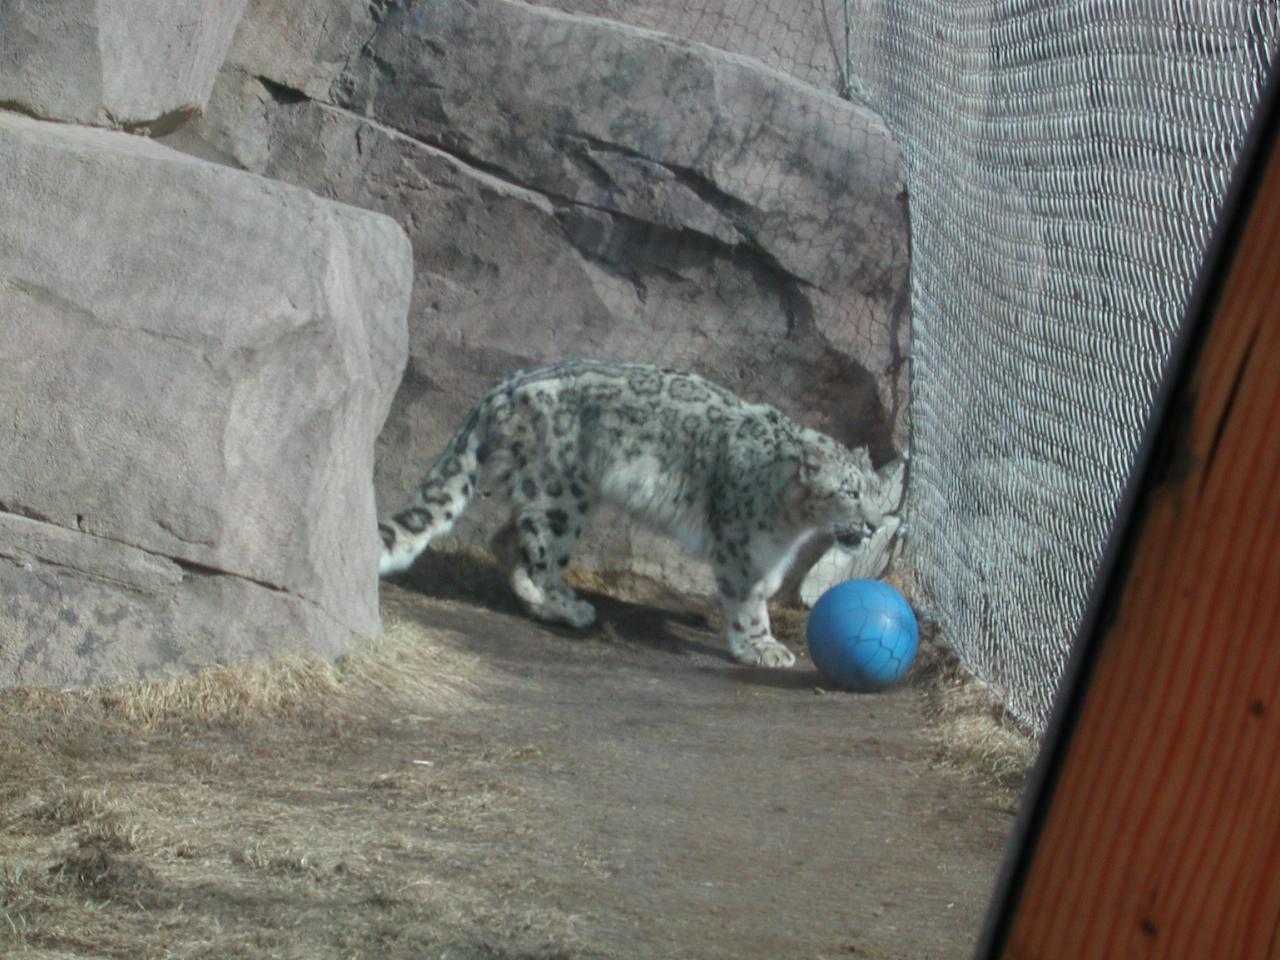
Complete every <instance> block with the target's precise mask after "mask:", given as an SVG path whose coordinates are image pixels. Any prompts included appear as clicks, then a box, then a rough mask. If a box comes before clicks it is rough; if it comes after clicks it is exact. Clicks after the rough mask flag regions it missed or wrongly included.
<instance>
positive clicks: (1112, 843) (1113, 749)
mask: <svg viewBox="0 0 1280 960" xmlns="http://www.w3.org/2000/svg"><path fill="white" fill-rule="evenodd" d="M1278 156H1280V154H1277V152H1276V151H1275V150H1274V148H1273V150H1272V156H1271V159H1270V161H1269V162H1268V165H1267V169H1266V172H1265V174H1264V176H1263V180H1262V184H1261V188H1260V190H1259V192H1258V194H1257V197H1256V200H1255V202H1254V205H1253V210H1252V212H1251V213H1250V214H1249V217H1248V220H1247V226H1246V228H1245V232H1244V235H1243V237H1242V239H1241V242H1240V246H1239V247H1238V248H1237V252H1236V255H1235V258H1234V261H1233V263H1232V265H1231V268H1230V273H1229V275H1228V279H1227V281H1226V286H1225V288H1224V289H1223V294H1222V298H1221V300H1220V301H1219V303H1218V308H1217V311H1216V315H1215V317H1214V318H1213V321H1212V325H1211V326H1210V328H1209V330H1208V333H1207V337H1206V339H1205V340H1204V342H1203V349H1202V351H1201V352H1200V355H1199V357H1198V361H1197V363H1196V368H1195V370H1194V373H1193V375H1192V380H1191V383H1192V394H1191V395H1192V397H1193V398H1194V404H1193V406H1192V407H1191V410H1192V414H1191V416H1190V419H1189V422H1187V423H1185V424H1184V427H1183V429H1182V432H1181V436H1180V444H1179V447H1180V449H1179V451H1178V456H1177V457H1175V459H1174V460H1173V461H1172V463H1173V468H1172V469H1171V471H1170V473H1169V475H1168V476H1167V477H1166V479H1165V481H1164V482H1163V483H1162V484H1161V485H1160V486H1159V487H1157V488H1156V489H1155V490H1154V492H1153V493H1152V494H1151V499H1150V500H1149V501H1148V504H1147V512H1146V519H1145V522H1144V523H1143V524H1142V526H1141V529H1140V530H1138V531H1137V532H1136V534H1135V536H1136V537H1137V538H1138V539H1137V542H1136V546H1135V550H1134V553H1133V554H1132V563H1131V565H1130V567H1129V569H1128V574H1127V578H1126V580H1125V584H1124V593H1123V595H1122V597H1121V599H1120V601H1119V605H1118V609H1117V615H1116V618H1115V620H1114V621H1113V623H1112V625H1111V626H1110V628H1109V629H1108V630H1107V632H1106V634H1105V637H1104V639H1103V641H1102V643H1103V645H1102V647H1101V649H1100V651H1099V653H1098V658H1097V660H1096V666H1095V668H1094V671H1093V674H1092V678H1091V682H1090V683H1089V686H1088V689H1087V691H1086V693H1085V695H1084V700H1083V707H1082V710H1081V712H1080V714H1079V719H1078V722H1077V726H1076V728H1075V731H1074V733H1073V735H1072V738H1071V741H1070V743H1069V745H1068V747H1067V748H1066V751H1067V752H1066V756H1065V759H1064V761H1063V766H1062V769H1061V775H1060V779H1059V780H1058V783H1057V788H1056V790H1055V792H1054V794H1053V797H1052V799H1051V801H1050V805H1049V809H1048V813H1047V816H1046V819H1045V822H1044V826H1043V831H1042V833H1041V834H1040V838H1039V843H1038V845H1037V846H1036V848H1035V852H1034V855H1033V857H1032V859H1031V865H1030V869H1029V872H1028V874H1027V877H1026V882H1025V884H1024V886H1023V890H1022V896H1021V900H1020V902H1019V905H1018V908H1017V913H1016V914H1015V916H1014V918H1013V922H1012V926H1011V928H1010V934H1009V939H1008V940H1007V941H1006V944H1005V950H1004V954H1003V955H1004V957H1005V958H1007V960H1032V958H1037V960H1041V958H1059V957H1061V958H1071V960H1079V958H1085V960H1088V958H1095V957H1097V958H1107V960H1109V958H1113V957H1114V958H1130V957H1141V958H1146V957H1151V958H1157V957H1160V958H1187V960H1192V958H1194V960H1201V958H1214V957H1221V958H1224V960H1251V958H1261V957H1266V958H1274V960H1280V538H1278V536H1277V535H1278V534H1280V160H1278V159H1277V158H1278Z"/></svg>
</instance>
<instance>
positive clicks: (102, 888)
mask: <svg viewBox="0 0 1280 960" xmlns="http://www.w3.org/2000/svg"><path fill="white" fill-rule="evenodd" d="M415 576H416V580H415V581H414V582H412V583H409V584H405V585H399V586H397V585H386V586H384V588H383V603H384V613H385V617H386V620H387V622H388V623H389V624H390V625H391V626H392V629H391V631H390V633H389V635H388V638H387V639H386V640H385V641H380V642H378V643H375V644H372V645H370V647H369V648H367V650H365V651H363V652H358V653H357V654H354V655H353V656H352V658H350V659H349V661H348V663H347V664H346V665H345V666H344V667H343V668H342V669H340V670H338V671H335V670H334V668H333V666H332V665H331V664H329V663H327V662H325V661H306V660H303V661H299V662H297V663H283V664H278V665H272V666H269V667H246V668H230V669H227V670H224V671H212V672H211V673H210V674H209V675H207V676H201V677H195V678H184V679H180V680H175V681H171V682H164V683H157V684H143V685H140V686H137V687H130V688H118V689H111V690H103V691H91V692H88V693H85V694H59V693H47V694H46V693H39V692H34V693H33V692H27V693H23V692H21V691H16V692H14V691H10V692H4V691H0V957H4V958H5V960H53V958H57V960H67V958H89V957H92V958H101V957H110V958H119V960H516V958H520V960H600V958H608V960H677V958H678V960H718V958H726V960H727V958H734V960H791V958H796V960H836V958H840V960H843V958H877V960H943V958H961V957H966V956H968V955H969V953H970V951H971V947H972V944H973V942H974V939H975V937H976V934H977V930H978V926H979V924H980V922H981V918H982V915H983V911H984V908H985V904H986V900H987V897H988V893H989V889H990V887H991V883H992V880H993V878H994V874H995V871H996V868H997V864H998V861H999V857H1000V855H1001V851H1002V846H1003V843H1004V838H1005V834H1006V832H1007V830H1008V829H1009V827H1010V824H1011V817H1012V814H1011V810H1010V805H1009V799H1008V794H1007V792H1005V791H1000V790H997V789H995V788H993V787H992V786H990V785H989V784H987V783H986V782H984V781H983V780H982V779H981V778H979V777H978V776H977V775H976V774H972V773H971V774H965V773H962V772H957V771H956V770H954V769H949V768H940V767H936V766H935V765H934V764H933V763H932V762H931V758H932V757H933V756H934V755H935V753H936V747H934V746H931V742H930V740H929V739H928V728H927V723H926V719H925V715H924V712H923V706H922V705H923V702H924V694H923V692H922V690H921V689H920V688H914V687H912V686H911V685H904V686H902V687H901V688H899V689H895V690H894V691H891V692H889V693H886V694H881V695H876V696H854V695H847V694H834V693H827V694H819V693H815V685H816V682H817V677H816V674H814V673H813V672H812V670H811V669H810V668H808V667H807V665H806V663H805V661H802V662H801V665H800V666H799V667H798V668H797V669H796V670H793V671H790V672H770V671H760V670H747V669H744V668H742V667H739V666H737V665H735V664H732V663H730V662H729V660H728V658H727V656H726V655H725V654H724V653H723V651H722V648H721V646H720V644H719V642H718V640H717V639H716V637H715V635H714V632H713V631H712V630H711V629H710V628H709V627H708V625H707V622H706V620H705V619H704V617H703V616H702V614H701V613H700V612H699V611H698V610H697V609H696V608H689V607H682V606H681V605H680V602H678V601H676V600H675V599H673V598H669V597H668V598H659V599H658V600H657V601H656V602H654V603H647V604H644V605H635V606H631V605H626V604H621V603H617V602H602V603H601V604H600V608H601V615H602V617H601V619H602V626H601V627H600V628H598V629H596V630H595V631H594V632H592V633H589V634H587V635H576V634H570V633H567V632H565V633H561V632H557V631H553V630H548V629H546V628H544V627H541V626H539V625H537V624H535V623H533V622H531V621H530V620H528V619H527V618H525V617H524V616H522V615H521V614H520V613H519V612H518V611H517V610H515V609H514V608H513V605H512V602H511V600H510V598H509V595H508V594H507V592H506V590H505V589H503V588H502V587H501V585H500V584H498V583H496V581H495V580H494V578H493V577H492V575H491V574H490V573H486V572H485V570H484V569H482V568H477V567H474V566H468V565H467V564H466V563H464V562H460V561H459V560H458V559H456V558H448V557H439V558H436V559H435V560H433V561H431V562H429V563H427V564H426V565H425V568H424V569H420V570H419V571H418V573H417V574H416V575H415ZM424 591H428V592H424ZM429 594H433V595H429ZM799 622H800V621H799V618H798V617H796V618H795V622H793V623H792V624H791V628H792V630H793V632H794V629H795V627H796V626H797V624H798V623H799ZM780 635H782V636H783V637H784V638H785V637H786V635H785V634H780ZM793 646H794V644H793Z"/></svg>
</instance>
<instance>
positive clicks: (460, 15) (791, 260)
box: [166, 0, 909, 583]
mask: <svg viewBox="0 0 1280 960" xmlns="http://www.w3.org/2000/svg"><path fill="white" fill-rule="evenodd" d="M166 142H168V143H171V144H173V145H174V146H176V147H178V148H179V149H183V150H187V151H189V152H192V153H194V154H197V155H201V156H204V157H207V158H210V159H216V160H219V161H221V162H224V163H229V164H232V165H235V166H239V167H242V168H245V169H249V170H253V171H256V172H261V173H264V174H266V175H268V176H270V177H274V178H279V179H281V180H285V181H288V182H291V183H296V184H299V185H302V186H305V187H307V188H309V189H312V190H315V191H317V192H319V193H322V194H324V195H326V196H330V197H333V198H335V199H339V200H343V201H345V202H349V203H354V204H357V205H359V206H364V207H369V208H371V209H376V210H380V211H383V212H385V213H388V214H390V215H391V216H394V217H396V219H398V220H399V222H400V223H401V225H402V226H403V227H404V228H405V230H406V231H407V232H408V234H409V236H410V238H411V240H412V243H413V249H414V259H415V264H416V271H415V286H414V294H413V305H412V308H411V311H410V315H411V318H410V360H409V366H408V370H407V372H406V375H405V379H404V383H403V384H402V386H401V388H400V391H399V393H398V394H397V396H396V400H395V403H394V405H393V408H392V413H391V415H390V417H389V419H388V422H387V426H386V427H385V429H384V430H383V432H382V435H381V436H380V438H379V441H378V448H377V466H376V473H375V482H376V488H377V493H378V498H379V502H380V505H381V507H382V509H383V510H384V511H385V510H389V509H392V508H394V507H396V506H397V505H398V502H399V501H400V500H401V499H402V498H403V497H404V496H405V495H406V493H407V492H408V491H409V490H410V489H412V487H413V486H414V485H415V484H416V483H417V481H418V480H419V479H420V477H421V474H422V472H423V470H424V468H425V467H426V465H427V464H428V463H429V461H430V460H431V459H432V458H433V457H434V455H435V453H436V452H437V451H438V450H439V449H440V447H441V446H442V445H443V443H444V442H445V440H446V438H447V437H448V436H449V434H450V433H451V432H452V430H453V429H454V428H455V427H456V425H457V424H458V422H459V421H460V420H461V418H462V416H463V414H464V412H465V411H466V409H467V408H468V407H469V406H470V404H471V403H472V402H474V400H475V399H476V398H477V397H478V396H479V395H480V394H481V393H482V392H483V391H484V390H485V389H487V388H488V387H489V386H491V385H492V384H493V383H494V382H496V381H497V380H499V379H501V378H502V377H504V376H506V375H508V374H509V373H511V372H512V371H514V370H515V369H518V368H520V367H522V366H528V365H532V364H537V363H543V362H549V361H554V360H558V359H561V358H563V357H566V356H585V357H595V358H616V359H626V360H650V361H657V362H663V363H669V364H672V365H675V366H680V367H684V368H688V369H694V370H697V371H698V372H700V373H702V374H704V375H706V376H708V377H710V378H712V379H714V380H716V381H719V382H721V383H723V384H725V385H726V386H729V387H730V388H732V389H735V390H737V391H738V392H740V393H742V394H744V395H746V396H748V397H750V398H751V399H756V400H764V401H768V402H771V403H774V404H776V405H778V406H780V407H781V408H783V409H784V410H786V411H787V412H789V413H791V414H792V415H794V416H796V417H797V418H798V419H800V420H802V421H804V422H806V423H809V424H811V425H813V426H816V427H818V428H820V429H824V430H826V431H827V432H829V433H831V434H832V435H834V436H836V437H838V438H840V439H842V440H844V441H846V442H849V443H866V444H870V445H871V446H872V448H873V452H874V455H875V457H876V458H877V459H888V458H889V456H891V455H892V453H893V451H894V450H895V449H896V450H904V449H906V447H907V441H908V421H907V416H906V399H907V387H908V384H907V376H908V364H907V363H906V362H905V358H906V344H907V337H908V322H907V279H908V256H909V245H908V234H907V212H906V205H905V197H904V194H903V179H902V172H901V169H900V166H899V161H898V155H897V152H896V150H895V148H894V146H893V144H892V142H891V140H890V138H889V136H888V134H887V132H886V131H885V129H884V127H883V125H882V124H881V123H880V121H879V120H878V118H876V117H875V116H874V115H873V114H871V113H869V112H868V111H866V110H864V109H861V108H859V107H857V106H854V105H852V104H849V103H847V102H844V101H841V100H839V99H837V98H835V97H833V96H831V95H829V94H826V93H823V92H821V91H818V90H815V89H813V88H811V87H807V86H804V85H803V84H800V83H798V82H795V81H793V80H791V79H788V78H787V77H785V76H783V75H781V74H779V73H776V72H774V71H773V70H770V69H768V68H767V67H765V66H764V65H762V64H761V63H759V62H757V61H755V60H751V59H747V58H744V57H739V56H734V55H730V54H726V53H723V52H721V51H717V50H715V49H712V48H710V47H707V46H703V45H700V44H696V43H690V42H688V41H685V40H682V39H678V38H675V37H671V36H667V35H663V34H659V33H655V32H652V31H648V30H644V29H637V28H635V27H632V26H626V25H623V24H620V23H616V22H609V21H606V20H602V19H598V18H590V17H582V16H576V15H569V14H565V13H562V12H558V11H554V10H548V9H540V8H537V7H532V6H528V5H525V4H521V3H514V2H508V0H474V2H467V3H452V2H450V3H430V4H428V3H404V4H397V5H381V4H373V5H366V4H364V3H351V2H346V0H304V2H301V3H298V4H295V5H292V6H291V7H290V9H289V10H288V11H284V10H283V9H282V8H281V5H278V4H272V3H267V2H258V3H251V4H250V6H249V8H248V10H247V12H246V15H245V21H244V24H243V27H242V29H241V30H240V31H239V32H238V33H237V36H236V40H235V42H234V43H233V45H232V48H231V51H230V53H229V54H228V60H227V64H226V66H225V67H224V69H223V71H222V74H221V75H220V77H219V80H218V83H217V85H216V86H215V88H214V92H213V94H212V97H211V102H210V106H209V109H208V111H207V115H206V116H205V117H204V118H203V119H202V120H201V121H199V122H198V123H195V124H192V125H190V126H188V127H186V128H184V129H183V130H182V131H180V132H179V133H178V134H176V135H175V136H174V137H172V138H169V139H168V140H167V141H166ZM478 513H479V515H478V516H475V515H473V514H468V517H467V520H468V522H466V523H463V524H460V525H459V527H458V528H457V530H456V538H457V539H459V540H462V541H474V540H478V539H480V538H481V537H482V536H483V534H484V531H485V529H486V528H487V527H488V526H489V525H490V524H491V523H492V519H493V518H491V517H486V516H484V515H483V513H482V512H478ZM595 527H596V529H595V531H594V533H593V534H592V535H591V536H589V537H588V538H587V540H586V542H585V543H584V545H583V549H582V555H581V559H582V560H584V561H585V562H586V563H587V564H588V565H592V566H596V567H622V568H630V569H633V570H638V571H640V572H645V573H651V574H655V575H659V576H665V577H667V578H676V579H679V580H681V582H683V583H688V582H689V580H688V579H687V577H688V576H689V575H690V574H691V572H692V571H691V569H690V568H688V567H686V566H685V565H684V564H683V561H682V560H681V559H680V558H679V556H678V551H673V550H671V549H667V548H665V547H659V546H658V545H656V544H655V543H653V542H652V540H651V538H649V537H648V536H647V535H646V534H644V533H643V532H642V531H638V530H635V529H633V528H631V527H630V526H628V525H619V524H612V523H607V522H606V523H601V524H596V525H595Z"/></svg>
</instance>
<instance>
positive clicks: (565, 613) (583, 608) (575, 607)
mask: <svg viewBox="0 0 1280 960" xmlns="http://www.w3.org/2000/svg"><path fill="white" fill-rule="evenodd" d="M559 613H560V620H561V622H562V623H567V624H568V625H569V626H571V627H577V628H578V629H579V630H585V629H586V628H587V627H589V626H591V625H592V624H593V623H595V622H596V608H595V607H593V606H592V605H591V604H589V603H587V602H586V601H585V600H568V601H565V602H564V604H563V605H562V606H561V609H560V611H559Z"/></svg>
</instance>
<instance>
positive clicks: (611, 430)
mask: <svg viewBox="0 0 1280 960" xmlns="http://www.w3.org/2000/svg"><path fill="white" fill-rule="evenodd" d="M881 483H882V476H881V475H878V474H877V473H876V471H875V470H874V469H873V468H872V465H871V461H870V458H869V457H868V456H867V452H866V450H864V449H857V450H850V449H848V448H846V447H844V446H841V445H840V444H838V443H836V442H835V441H834V440H831V439H830V438H828V437H826V436H823V435H822V434H820V433H817V432H815V431H813V430H810V429H808V428H806V427H801V426H799V425H798V424H796V423H794V422H793V421H791V420H789V419H788V418H787V417H785V416H783V415H782V414H781V413H779V412H778V411H777V410H775V409H774V408H773V407H769V406H763V405H758V404H749V403H746V402H745V401H743V400H741V399H739V398H738V397H736V396H734V395H733V394H732V393H730V392H729V391H727V390H725V389H723V388H721V387H718V386H716V385H715V384H713V383H710V382H709V381H707V380H704V379H703V378H701V377H698V376H695V375H693V374H688V373H680V372H678V371H675V370H665V369H660V368H658V367H653V366H648V365H644V364H619V363H598V362H588V361H580V360H571V361H567V362H564V363H560V364H557V365H555V366H550V367H544V368H540V369H536V370H528V371H524V372H522V373H518V374H516V375H515V376H513V377H511V378H510V379H508V380H506V381H504V382H503V383H500V384H499V385H498V386H497V387H495V388H494V389H492V390H490V391H489V392H488V393H487V394H485V396H484V397H482V398H481V400H480V402H479V403H477V404H476V406H475V407H474V408H473V409H472V411H471V412H470V414H469V415H468V416H467V418H466V421H465V422H464V423H463V425H462V427H461V429H459V430H458V432H457V433H456V434H455V435H454V437H453V439H452V440H450V441H449V445H448V446H447V447H446V449H445V451H444V452H443V453H442V454H441V455H440V457H439V459H438V460H437V461H436V463H435V464H434V465H433V466H432V467H431V469H430V471H429V472H428V473H427V475H426V478H425V479H424V480H423V482H422V484H421V486H420V487H419V488H418V490H417V491H416V492H415V493H414V495H413V497H412V498H411V499H410V501H409V502H408V503H407V504H406V505H405V506H404V507H403V508H401V509H400V510H399V511H398V512H397V513H396V514H395V515H394V516H392V517H391V518H390V519H388V520H387V521H386V522H385V523H382V524H380V525H379V532H380V534H381V536H382V544H383V553H382V561H381V564H380V567H379V570H380V573H381V574H382V575H383V576H386V575H389V574H393V573H396V572H398V571H401V570H404V569H406V568H407V567H408V566H409V565H410V564H411V563H412V562H413V560H414V558H416V557H417V556H418V554H420V553H421V552H422V551H423V550H424V549H425V548H426V546H427V544H428V543H430V542H431V541H432V540H433V539H434V538H436V537H438V536H441V535H442V534H444V533H446V532H447V531H448V530H449V529H450V527H452V526H453V523H454V521H456V520H457V519H458V517H459V515H460V514H461V513H462V511H463V510H464V509H466V506H467V503H468V501H469V500H470V499H471V497H472V496H474V495H475V493H476V490H477V488H478V487H479V486H481V485H482V484H483V485H485V486H486V487H487V488H488V487H492V488H493V489H494V491H495V493H496V495H497V496H499V497H500V498H501V499H502V500H504V501H505V502H506V503H507V504H509V505H510V511H511V513H510V519H509V522H508V523H507V524H506V526H505V527H504V528H503V529H502V530H501V531H500V532H499V534H498V535H497V536H496V537H495V546H496V547H497V548H498V552H499V553H500V554H501V555H503V556H505V557H506V558H507V560H508V561H509V563H510V566H511V586H512V588H513V589H514V591H515V593H516V595H517V596H518V597H519V598H520V600H521V602H522V603H523V604H524V606H525V608H526V610H527V611H528V612H529V613H530V614H531V615H532V616H534V617H537V618H539V619H542V620H547V621H551V622H556V623H566V624H569V625H571V626H574V627H585V626H588V625H590V624H591V623H592V622H593V621H594V619H595V611H594V610H593V609H592V607H591V605H590V604H588V603H586V602H584V601H583V600H581V599H579V598H578V597H577V595H576V594H575V593H574V592H573V590H572V589H570V588H569V587H568V586H567V585H566V584H565V582H564V580H563V578H562V576H561V571H562V569H563V567H564V566H565V565H566V564H567V563H568V561H569V554H570V552H571V551H572V549H573V546H574V543H575V542H576V541H577V539H578V536H579V534H580V533H581V531H582V525H583V522H584V520H585V519H586V517H587V515H588V514H589V513H590V512H591V509H592V507H593V506H595V504H597V503H598V502H600V501H605V502H608V503H611V504H613V505H615V506H617V507H619V508H621V509H622V510H624V511H625V512H627V513H629V514H630V515H632V516H634V517H636V518H638V519H640V520H642V521H645V522H648V523H649V524H651V525H653V526H655V527H656V528H658V529H659V530H661V531H663V532H665V533H667V534H670V535H671V536H673V537H675V538H676V539H678V540H679V541H680V542H682V543H683V544H684V545H685V547H686V548H688V549H689V550H690V551H691V552H693V553H694V554H697V555H699V556H702V557H705V558H706V559H707V560H708V561H709V562H710V564H711V567H712V570H713V572H714V574H715V578H716V584H717V586H718V588H719V592H720V600H721V603H722V604H723V607H724V614H725V625H726V634H727V638H728V642H729V648H730V650H731V651H732V653H733V655H734V657H735V658H736V659H738V660H739V661H741V662H743V663H748V664H759V665H763V666H768V667H789V666H791V665H792V664H793V663H794V662H795V657H794V655H793V654H792V653H791V652H790V651H789V650H788V649H787V648H786V647H785V646H783V645H782V644H780V643H778V642H777V641H776V640H774V638H773V636H772V633H771V631H770V625H769V614H768V611H767V609H766V601H767V600H768V598H769V597H771V596H772V595H773V594H774V593H775V592H776V591H777V589H778V587H779V586H780V585H781V582H782V577H783V574H784V573H785V572H786V569H787V567H788V566H789V565H790V563H791V561H792V558H793V557H794V556H795V552H796V550H797V548H798V547H799V546H800V544H801V543H802V542H803V541H804V540H805V539H806V538H807V537H808V536H809V535H810V534H812V533H814V532H815V531H818V530H828V531H830V532H831V533H832V534H834V535H835V537H836V539H837V541H838V542H840V543H841V544H842V545H845V546H847V547H850V548H853V547H856V546H857V544H858V543H860V542H861V540H862V539H863V538H864V537H865V536H867V535H869V534H870V533H871V532H872V531H873V530H874V529H875V528H876V527H877V526H879V525H880V523H881V522H882V521H883V515H882V513H881V512H880V511H879V509H878V507H877V506H876V504H879V503H880V501H881V497H880V496H879V495H878V493H879V484H881ZM867 494H871V495H870V496H868V495H867Z"/></svg>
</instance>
